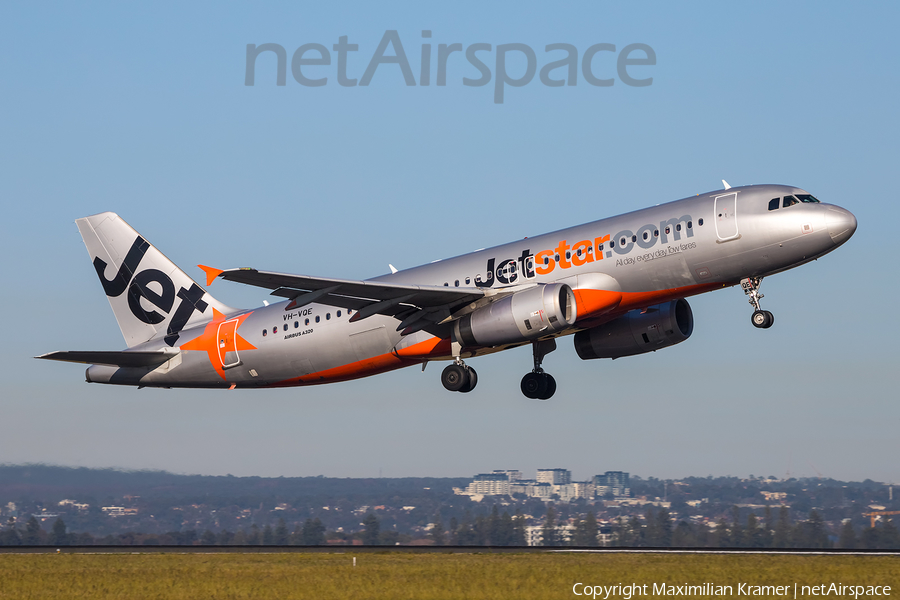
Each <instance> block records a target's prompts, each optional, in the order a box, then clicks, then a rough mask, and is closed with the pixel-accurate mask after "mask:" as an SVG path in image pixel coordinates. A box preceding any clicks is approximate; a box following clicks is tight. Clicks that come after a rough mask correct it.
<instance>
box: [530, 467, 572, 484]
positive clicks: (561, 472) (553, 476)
mask: <svg viewBox="0 0 900 600" xmlns="http://www.w3.org/2000/svg"><path fill="white" fill-rule="evenodd" d="M537 481H538V483H549V484H550V485H566V484H569V483H572V471H569V470H568V469H538V470H537Z"/></svg>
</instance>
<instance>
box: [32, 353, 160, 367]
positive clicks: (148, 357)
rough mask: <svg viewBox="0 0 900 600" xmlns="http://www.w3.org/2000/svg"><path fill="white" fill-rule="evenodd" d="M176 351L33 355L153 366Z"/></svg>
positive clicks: (66, 360) (118, 365)
mask: <svg viewBox="0 0 900 600" xmlns="http://www.w3.org/2000/svg"><path fill="white" fill-rule="evenodd" d="M176 354H177V352H166V351H161V352H102V351H101V352H94V351H84V352H82V351H71V352H49V353H47V354H41V355H40V356H35V358H43V359H46V360H60V361H63V362H74V363H83V364H86V365H110V366H112V367H153V366H156V365H161V364H163V363H164V362H166V361H167V360H169V359H170V358H172V357H173V356H175V355H176Z"/></svg>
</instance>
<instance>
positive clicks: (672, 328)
mask: <svg viewBox="0 0 900 600" xmlns="http://www.w3.org/2000/svg"><path fill="white" fill-rule="evenodd" d="M693 332H694V314H693V313H692V312H691V305H690V304H688V303H687V300H685V299H684V298H680V299H678V300H673V301H671V302H666V303H665V304H657V305H656V306H651V307H649V308H647V309H644V310H642V311H639V310H633V311H631V312H629V313H627V314H625V315H623V316H621V317H619V318H618V319H616V320H615V321H610V322H609V323H604V324H603V325H600V326H598V327H594V328H592V329H587V330H585V331H579V332H578V333H576V334H575V351H576V352H577V353H578V356H579V357H580V358H581V359H582V360H589V359H592V358H619V357H620V356H633V355H635V354H643V353H645V352H652V351H654V350H659V349H660V348H665V347H667V346H674V345H675V344H678V343H680V342H683V341H684V340H686V339H688V338H689V337H691V333H693Z"/></svg>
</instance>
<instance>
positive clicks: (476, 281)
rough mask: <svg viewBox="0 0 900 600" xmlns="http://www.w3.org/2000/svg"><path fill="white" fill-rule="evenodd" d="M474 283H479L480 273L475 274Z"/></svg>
mask: <svg viewBox="0 0 900 600" xmlns="http://www.w3.org/2000/svg"><path fill="white" fill-rule="evenodd" d="M475 283H481V275H476V276H475Z"/></svg>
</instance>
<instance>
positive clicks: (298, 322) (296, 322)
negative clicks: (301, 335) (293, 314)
mask: <svg viewBox="0 0 900 600" xmlns="http://www.w3.org/2000/svg"><path fill="white" fill-rule="evenodd" d="M298 327H300V321H294V329H297V328H298Z"/></svg>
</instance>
